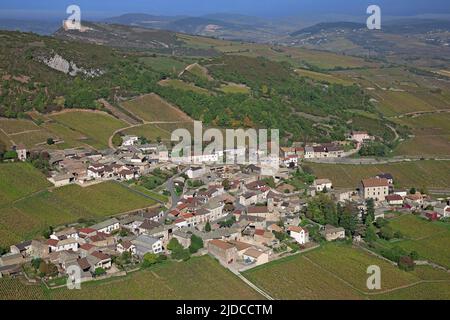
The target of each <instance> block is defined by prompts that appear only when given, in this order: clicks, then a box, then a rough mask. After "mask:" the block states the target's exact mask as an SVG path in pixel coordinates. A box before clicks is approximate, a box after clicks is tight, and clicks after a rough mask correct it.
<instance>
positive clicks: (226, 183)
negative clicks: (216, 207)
mask: <svg viewBox="0 0 450 320" xmlns="http://www.w3.org/2000/svg"><path fill="white" fill-rule="evenodd" d="M222 187H223V188H224V189H225V190H230V180H228V179H224V180H223V181H222Z"/></svg>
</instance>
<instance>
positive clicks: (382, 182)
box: [361, 178, 389, 188]
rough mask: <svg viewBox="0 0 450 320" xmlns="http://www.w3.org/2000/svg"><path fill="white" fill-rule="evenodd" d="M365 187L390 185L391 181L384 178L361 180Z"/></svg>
mask: <svg viewBox="0 0 450 320" xmlns="http://www.w3.org/2000/svg"><path fill="white" fill-rule="evenodd" d="M361 183H362V185H363V186H364V188H377V187H389V181H388V180H387V179H384V178H381V179H380V178H369V179H363V180H362V181H361Z"/></svg>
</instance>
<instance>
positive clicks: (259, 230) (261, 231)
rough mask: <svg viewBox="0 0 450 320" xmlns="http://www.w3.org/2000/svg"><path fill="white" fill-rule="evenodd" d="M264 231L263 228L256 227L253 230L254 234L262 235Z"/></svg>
mask: <svg viewBox="0 0 450 320" xmlns="http://www.w3.org/2000/svg"><path fill="white" fill-rule="evenodd" d="M264 232H265V231H264V230H263V229H256V230H255V234H256V235H258V236H263V235H264Z"/></svg>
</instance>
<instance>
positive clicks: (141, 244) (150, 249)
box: [132, 235, 163, 256]
mask: <svg viewBox="0 0 450 320" xmlns="http://www.w3.org/2000/svg"><path fill="white" fill-rule="evenodd" d="M132 243H133V244H134V245H135V246H136V254H137V255H139V256H144V255H145V254H146V253H154V254H158V253H161V252H162V251H163V244H162V241H161V240H159V239H156V238H153V237H150V236H147V235H140V236H139V237H137V238H136V239H135V240H133V241H132Z"/></svg>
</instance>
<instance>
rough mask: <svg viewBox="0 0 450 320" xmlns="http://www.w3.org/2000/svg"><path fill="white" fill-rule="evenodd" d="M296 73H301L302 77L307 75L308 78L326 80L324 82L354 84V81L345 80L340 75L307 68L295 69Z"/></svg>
mask: <svg viewBox="0 0 450 320" xmlns="http://www.w3.org/2000/svg"><path fill="white" fill-rule="evenodd" d="M295 73H297V74H299V75H300V76H302V77H306V78H310V79H313V80H316V81H324V82H328V83H335V84H342V85H352V84H353V83H352V82H350V81H348V80H345V79H341V78H339V77H336V76H334V75H331V74H326V73H319V72H314V71H311V70H306V69H295Z"/></svg>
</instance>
